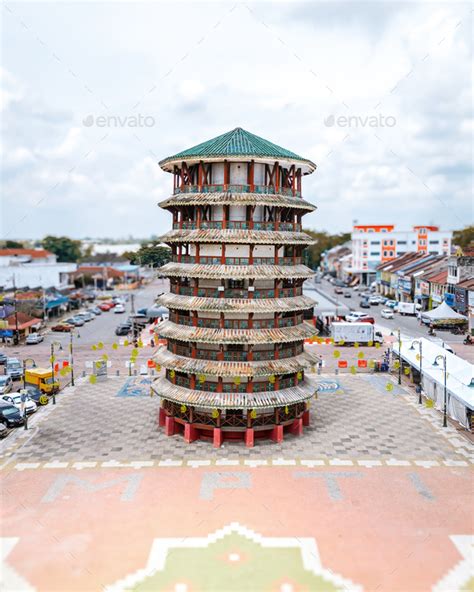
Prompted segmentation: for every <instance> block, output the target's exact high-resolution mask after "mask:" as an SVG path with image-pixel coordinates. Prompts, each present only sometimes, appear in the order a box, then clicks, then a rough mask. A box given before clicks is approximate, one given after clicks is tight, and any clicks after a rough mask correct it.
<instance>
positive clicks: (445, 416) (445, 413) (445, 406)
mask: <svg viewBox="0 0 474 592" xmlns="http://www.w3.org/2000/svg"><path fill="white" fill-rule="evenodd" d="M438 360H443V374H444V401H443V428H446V427H448V389H447V386H446V380H447V377H448V373H447V371H446V356H443V355H442V354H440V355H439V356H436V358H435V361H434V362H433V366H435V367H436V366H439V363H438Z"/></svg>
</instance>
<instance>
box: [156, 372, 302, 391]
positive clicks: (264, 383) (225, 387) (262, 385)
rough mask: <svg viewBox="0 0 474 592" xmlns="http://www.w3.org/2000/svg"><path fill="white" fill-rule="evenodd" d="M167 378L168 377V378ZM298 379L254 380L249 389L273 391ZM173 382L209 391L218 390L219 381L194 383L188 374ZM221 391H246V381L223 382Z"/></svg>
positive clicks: (293, 383)
mask: <svg viewBox="0 0 474 592" xmlns="http://www.w3.org/2000/svg"><path fill="white" fill-rule="evenodd" d="M168 379H169V378H168ZM299 382H300V381H299V380H298V379H296V378H295V377H293V376H289V377H286V378H280V380H279V381H278V383H276V381H275V382H270V381H269V380H259V381H256V382H252V383H251V385H252V386H251V391H250V392H254V393H259V392H262V391H274V390H280V389H285V388H289V387H292V386H295V385H296V384H298V383H299ZM174 384H176V385H178V386H182V387H184V388H188V389H190V388H193V389H194V390H196V391H207V392H211V393H216V392H219V383H218V382H213V381H210V380H205V381H204V382H199V381H198V380H195V381H194V383H193V381H191V378H190V377H189V376H176V377H175V379H174ZM221 389H222V390H221V391H220V392H222V393H245V392H248V390H247V383H246V382H242V383H239V384H235V383H234V382H223V383H222V385H221Z"/></svg>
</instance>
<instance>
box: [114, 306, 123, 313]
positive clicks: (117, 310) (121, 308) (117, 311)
mask: <svg viewBox="0 0 474 592" xmlns="http://www.w3.org/2000/svg"><path fill="white" fill-rule="evenodd" d="M124 312H125V306H124V305H123V304H117V305H115V306H114V313H115V314H122V313H124Z"/></svg>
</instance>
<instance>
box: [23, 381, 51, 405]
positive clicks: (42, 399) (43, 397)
mask: <svg viewBox="0 0 474 592" xmlns="http://www.w3.org/2000/svg"><path fill="white" fill-rule="evenodd" d="M26 390H27V392H28V395H29V397H30V399H32V400H33V401H34V402H35V403H36V404H37V405H47V404H48V403H49V398H48V395H47V394H46V393H43V391H42V390H41V389H39V388H38V387H37V386H33V385H32V384H27V385H26Z"/></svg>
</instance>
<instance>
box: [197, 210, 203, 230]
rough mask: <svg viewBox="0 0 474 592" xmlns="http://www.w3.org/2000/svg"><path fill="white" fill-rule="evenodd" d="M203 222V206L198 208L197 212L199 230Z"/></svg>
mask: <svg viewBox="0 0 474 592" xmlns="http://www.w3.org/2000/svg"><path fill="white" fill-rule="evenodd" d="M201 220H202V208H201V206H198V207H197V212H196V228H197V229H198V230H199V229H200V228H201Z"/></svg>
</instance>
